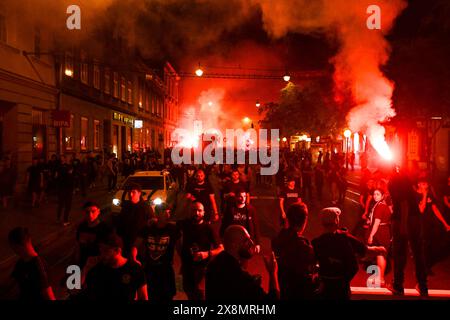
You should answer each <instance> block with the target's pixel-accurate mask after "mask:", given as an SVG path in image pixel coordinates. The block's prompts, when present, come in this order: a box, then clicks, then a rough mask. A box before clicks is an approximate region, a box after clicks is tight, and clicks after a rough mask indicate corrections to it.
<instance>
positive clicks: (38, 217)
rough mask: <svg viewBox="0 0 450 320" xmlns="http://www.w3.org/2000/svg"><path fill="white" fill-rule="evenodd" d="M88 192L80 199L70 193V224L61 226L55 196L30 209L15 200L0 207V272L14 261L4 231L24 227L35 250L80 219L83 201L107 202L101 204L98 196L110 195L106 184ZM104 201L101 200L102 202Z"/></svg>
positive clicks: (77, 195)
mask: <svg viewBox="0 0 450 320" xmlns="http://www.w3.org/2000/svg"><path fill="white" fill-rule="evenodd" d="M87 193H88V195H87V196H86V197H85V198H84V197H82V196H81V195H80V194H76V195H74V196H73V200H72V210H71V213H70V217H69V221H70V222H71V225H70V226H68V227H63V226H62V225H61V224H57V223H56V211H57V202H56V197H55V196H52V195H51V196H49V199H48V203H43V204H42V205H41V206H40V207H39V208H31V206H30V204H29V203H27V202H26V201H20V200H19V201H16V202H17V208H9V209H7V210H5V209H0V274H1V273H3V271H4V269H5V267H8V266H10V265H11V263H12V262H13V261H15V256H14V253H13V252H12V250H11V249H10V247H9V244H8V239H7V237H8V232H9V231H10V230H11V229H12V228H14V227H17V226H22V227H27V228H28V230H29V231H30V234H31V237H32V240H33V244H34V245H35V246H36V248H37V249H38V250H39V248H40V247H45V246H46V244H49V243H51V242H52V241H54V240H56V239H58V237H60V236H61V235H62V234H63V233H66V232H68V231H69V230H70V229H71V228H75V226H76V225H77V224H78V223H79V222H80V221H81V219H82V215H81V207H82V205H83V203H84V202H85V201H86V200H92V199H95V200H96V201H98V202H100V205H101V206H103V207H104V206H106V205H108V204H109V201H108V203H101V202H102V201H100V200H104V199H102V198H105V196H107V198H108V199H109V197H110V195H109V194H108V193H107V191H106V187H105V186H104V185H101V186H99V187H95V188H93V189H89V190H88V192H87ZM103 202H104V201H103Z"/></svg>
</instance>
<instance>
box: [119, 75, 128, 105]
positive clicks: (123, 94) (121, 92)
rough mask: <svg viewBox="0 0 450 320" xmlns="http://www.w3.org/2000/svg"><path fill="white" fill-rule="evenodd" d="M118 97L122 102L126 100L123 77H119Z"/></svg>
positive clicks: (125, 87) (125, 86)
mask: <svg viewBox="0 0 450 320" xmlns="http://www.w3.org/2000/svg"><path fill="white" fill-rule="evenodd" d="M120 99H121V100H122V101H123V102H127V84H126V81H125V77H122V78H121V79H120Z"/></svg>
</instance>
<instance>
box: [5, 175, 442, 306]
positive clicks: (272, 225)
mask: <svg viewBox="0 0 450 320" xmlns="http://www.w3.org/2000/svg"><path fill="white" fill-rule="evenodd" d="M348 179H349V189H348V190H347V195H346V199H345V203H344V206H343V208H341V209H342V211H343V213H342V215H341V227H347V228H348V230H350V231H351V230H353V228H354V227H355V225H356V223H357V221H358V217H359V214H360V211H359V210H360V209H359V204H358V198H359V192H358V188H357V185H358V182H359V172H358V171H355V172H351V171H350V172H349V174H348ZM324 194H325V200H324V201H323V202H322V203H319V202H318V201H317V198H314V199H313V201H312V202H308V201H306V202H307V203H308V206H309V217H308V224H307V227H306V230H305V234H304V236H305V237H306V238H307V239H309V240H311V239H313V238H314V237H317V236H319V235H320V234H321V232H322V227H321V225H320V221H319V219H318V212H319V211H320V210H321V209H322V208H323V207H326V206H330V203H329V200H326V198H327V196H326V195H327V194H328V192H325V193H324ZM75 199H76V201H74V206H73V211H72V214H71V219H72V220H71V221H72V224H71V225H70V226H69V227H66V228H63V227H61V226H60V225H56V223H55V210H56V209H55V207H54V204H52V203H49V204H46V205H44V206H43V207H42V208H39V209H33V210H21V211H18V210H17V211H14V212H13V211H11V212H2V215H1V219H3V220H2V223H1V232H2V234H1V241H2V244H3V245H2V246H0V248H1V249H2V251H1V256H0V284H1V285H0V299H11V298H13V297H14V294H15V288H14V286H13V283H12V282H11V280H10V279H9V274H10V272H11V270H12V267H13V265H14V262H15V261H16V258H15V257H14V256H13V253H12V251H10V250H8V248H9V247H8V244H7V241H6V236H7V231H8V230H7V228H12V227H13V226H12V225H11V223H13V222H14V223H16V224H17V223H20V225H22V226H26V227H28V228H30V231H31V234H32V236H33V235H36V237H35V239H36V240H37V241H36V242H35V243H36V245H37V248H38V251H39V253H40V254H41V255H42V256H43V257H44V259H45V261H46V262H47V263H48V266H49V276H50V281H51V284H52V286H53V289H54V291H55V294H56V296H57V298H58V299H66V298H67V297H68V296H67V290H66V284H65V282H64V280H63V279H64V276H65V274H66V269H67V267H68V266H69V265H71V264H72V255H73V250H74V245H75V240H74V239H75V230H76V225H77V223H78V222H79V221H80V219H81V216H82V211H81V209H80V208H81V205H82V203H83V201H84V200H83V198H82V197H80V196H76V198H75ZM87 199H96V200H97V201H98V202H99V203H100V204H101V205H102V207H103V210H102V211H103V219H104V220H105V221H110V218H111V215H110V214H109V208H110V204H111V200H112V195H111V194H108V193H107V192H106V188H104V187H98V188H96V189H95V190H91V193H90V194H89V195H88V197H87ZM251 203H252V205H253V206H254V207H255V208H256V211H257V214H258V217H259V220H260V226H261V235H262V252H261V254H260V255H257V256H254V257H253V258H252V259H251V261H250V263H249V269H248V271H249V272H250V273H252V274H261V275H262V284H263V286H264V288H265V289H266V290H267V283H268V279H267V272H266V271H265V266H264V262H263V259H262V255H265V254H269V253H270V250H271V248H270V239H271V238H273V237H274V236H275V235H276V234H277V233H278V231H279V230H280V227H279V216H278V212H279V207H278V198H277V197H276V190H275V189H274V188H273V187H271V186H269V185H263V186H257V187H256V188H255V189H254V192H252V200H251ZM38 231H39V232H38ZM174 261H175V262H174V264H175V270H176V271H179V269H180V259H179V256H178V255H177V254H175V260H174ZM433 270H434V274H435V275H434V276H430V277H429V288H430V290H436V289H444V290H450V274H448V270H450V257H448V258H447V259H446V260H444V261H443V262H441V263H439V264H438V265H436V266H435V268H433ZM368 276H369V275H368V274H367V273H366V271H365V270H363V268H360V270H359V272H358V274H357V275H356V277H355V278H354V280H353V282H352V287H354V288H355V290H356V291H355V292H358V293H357V294H354V296H353V298H354V299H358V297H360V298H361V297H364V294H366V293H367V292H363V291H362V289H364V288H365V287H367V279H368ZM391 277H392V272H391V273H389V274H388V275H387V278H386V280H387V281H390V280H391ZM176 279H177V281H176V283H177V295H176V297H175V299H177V300H185V299H186V295H185V294H184V292H183V289H182V285H181V283H182V282H181V276H180V275H179V273H177V276H176ZM414 287H415V277H414V267H413V263H412V259H411V258H409V259H408V264H407V270H406V278H405V288H414ZM361 288H362V289H361ZM380 297H382V298H387V299H389V298H392V296H390V295H388V294H386V293H385V294H384V296H383V295H378V298H380Z"/></svg>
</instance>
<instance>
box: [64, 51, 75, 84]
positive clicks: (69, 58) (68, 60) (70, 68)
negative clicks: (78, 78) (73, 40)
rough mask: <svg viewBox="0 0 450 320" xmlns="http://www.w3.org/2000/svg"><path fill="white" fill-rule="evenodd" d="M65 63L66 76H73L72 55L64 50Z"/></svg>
mask: <svg viewBox="0 0 450 320" xmlns="http://www.w3.org/2000/svg"><path fill="white" fill-rule="evenodd" d="M65 64H66V65H65V70H64V74H65V75H66V76H67V77H71V78H73V58H72V55H71V54H70V53H68V52H66V57H65Z"/></svg>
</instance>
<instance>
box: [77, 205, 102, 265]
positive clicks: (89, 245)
mask: <svg viewBox="0 0 450 320" xmlns="http://www.w3.org/2000/svg"><path fill="white" fill-rule="evenodd" d="M83 210H84V213H85V218H84V220H83V221H82V222H81V223H80V225H79V226H78V228H77V232H76V240H77V244H78V246H77V251H76V260H77V262H78V265H79V266H80V268H81V269H83V267H84V266H85V264H86V261H87V259H88V258H89V257H95V256H98V255H99V254H100V249H99V241H100V239H101V238H102V237H104V236H105V235H106V234H107V233H108V231H109V228H108V226H107V225H106V223H105V222H103V221H101V220H100V207H99V205H98V204H96V203H95V202H91V201H88V202H86V203H85V204H84V205H83Z"/></svg>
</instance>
